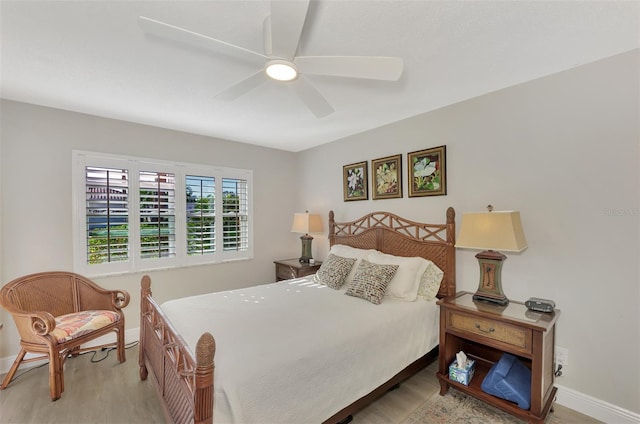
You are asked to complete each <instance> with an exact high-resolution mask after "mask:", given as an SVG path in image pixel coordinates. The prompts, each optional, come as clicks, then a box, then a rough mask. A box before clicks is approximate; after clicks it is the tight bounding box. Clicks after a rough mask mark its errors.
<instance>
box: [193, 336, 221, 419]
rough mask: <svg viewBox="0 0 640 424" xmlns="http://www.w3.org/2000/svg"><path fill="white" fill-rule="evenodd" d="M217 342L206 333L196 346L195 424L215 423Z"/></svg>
mask: <svg viewBox="0 0 640 424" xmlns="http://www.w3.org/2000/svg"><path fill="white" fill-rule="evenodd" d="M215 354H216V341H215V339H214V338H213V336H212V335H211V333H204V334H202V336H200V338H199V339H198V343H197V345H196V373H195V378H196V384H195V385H196V390H195V393H194V403H195V405H196V408H195V416H194V417H193V421H194V423H195V424H211V423H213V371H214V368H215V366H214V363H213V357H214V356H215Z"/></svg>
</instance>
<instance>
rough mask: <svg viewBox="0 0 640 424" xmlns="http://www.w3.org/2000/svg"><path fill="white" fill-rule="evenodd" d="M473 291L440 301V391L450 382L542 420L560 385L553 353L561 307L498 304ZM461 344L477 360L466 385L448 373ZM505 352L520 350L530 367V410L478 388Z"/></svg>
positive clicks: (520, 414)
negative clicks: (536, 308)
mask: <svg viewBox="0 0 640 424" xmlns="http://www.w3.org/2000/svg"><path fill="white" fill-rule="evenodd" d="M472 296H473V294H472V293H468V292H459V293H457V294H456V295H455V296H451V297H448V298H445V299H442V300H439V301H438V305H440V354H439V364H438V365H439V366H438V372H437V374H436V375H437V377H438V380H439V382H440V394H441V395H444V394H445V393H447V391H448V390H449V387H453V388H455V389H457V390H460V391H461V392H464V393H466V394H468V395H471V396H473V397H475V398H477V399H480V400H482V401H484V402H487V403H489V404H491V405H493V406H495V407H498V408H500V409H502V410H503V411H505V412H508V413H510V414H512V415H514V416H516V417H518V418H520V419H522V420H525V421H528V422H532V423H542V422H544V420H545V418H546V417H547V414H549V411H550V410H551V407H552V405H553V402H554V401H555V397H556V391H557V389H556V387H554V385H553V382H554V369H553V354H554V344H555V324H556V321H557V319H558V317H559V316H560V311H559V310H557V309H556V310H555V311H554V312H550V313H543V312H533V311H529V310H528V309H527V308H526V307H525V306H524V304H523V303H521V302H516V301H513V300H512V301H510V302H509V304H508V305H507V306H497V305H493V304H490V303H485V302H474V301H473V299H472ZM461 350H462V351H464V352H465V353H466V354H467V356H469V357H471V358H473V359H475V360H476V369H475V375H474V377H473V379H472V380H471V382H470V383H469V385H468V386H465V385H464V384H461V383H458V382H456V381H453V380H450V379H449V372H448V371H449V365H450V364H451V363H452V362H453V361H454V360H455V357H456V353H457V352H459V351H461ZM505 352H508V353H511V354H513V355H516V357H517V358H518V360H520V361H521V362H522V363H523V364H525V365H526V366H527V367H528V368H530V369H531V407H530V408H529V409H528V410H524V409H520V408H519V407H518V406H517V405H516V404H515V403H512V402H509V401H507V400H503V399H500V398H497V397H495V396H492V395H490V394H488V393H485V392H483V391H482V389H481V388H480V385H481V383H482V380H483V379H484V377H485V376H486V375H487V373H488V372H489V369H490V368H491V366H492V365H493V364H494V363H496V362H497V361H498V360H499V359H500V357H501V356H502V354H503V353H505Z"/></svg>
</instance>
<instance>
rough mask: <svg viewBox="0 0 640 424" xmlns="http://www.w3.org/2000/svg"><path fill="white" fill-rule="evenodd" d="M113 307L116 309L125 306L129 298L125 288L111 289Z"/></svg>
mask: <svg viewBox="0 0 640 424" xmlns="http://www.w3.org/2000/svg"><path fill="white" fill-rule="evenodd" d="M111 294H112V296H113V307H114V308H116V309H122V308H126V307H127V305H128V304H129V301H130V300H131V296H129V293H128V292H127V291H126V290H112V291H111Z"/></svg>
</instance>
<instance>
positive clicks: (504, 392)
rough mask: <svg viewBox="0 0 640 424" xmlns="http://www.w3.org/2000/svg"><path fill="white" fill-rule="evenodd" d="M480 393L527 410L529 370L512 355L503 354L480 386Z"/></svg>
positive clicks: (529, 396) (529, 397)
mask: <svg viewBox="0 0 640 424" xmlns="http://www.w3.org/2000/svg"><path fill="white" fill-rule="evenodd" d="M480 387H481V388H482V391H484V392H486V393H489V394H490V395H493V396H497V397H499V398H502V399H506V400H509V401H511V402H516V403H517V404H518V407H520V408H522V409H529V407H530V404H531V370H530V369H529V368H527V367H526V366H525V365H524V364H523V363H522V362H520V361H519V360H518V358H516V357H515V356H513V355H510V354H508V353H505V354H503V355H502V357H501V358H500V360H499V361H498V362H496V363H495V364H493V366H492V367H491V369H490V370H489V373H488V374H487V376H486V377H485V378H484V380H482V384H481V385H480Z"/></svg>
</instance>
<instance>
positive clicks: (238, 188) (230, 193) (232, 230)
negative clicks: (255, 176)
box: [222, 178, 249, 251]
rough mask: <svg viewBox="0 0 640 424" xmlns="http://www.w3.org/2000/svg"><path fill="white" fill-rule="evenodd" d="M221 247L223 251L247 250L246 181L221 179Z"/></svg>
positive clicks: (247, 203)
mask: <svg viewBox="0 0 640 424" xmlns="http://www.w3.org/2000/svg"><path fill="white" fill-rule="evenodd" d="M222 196H223V199H222V217H223V218H222V219H223V225H222V247H223V250H225V251H246V250H248V248H249V208H248V206H249V198H248V190H247V180H244V179H237V178H223V179H222Z"/></svg>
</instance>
